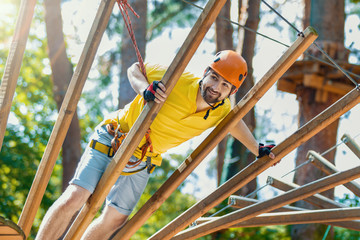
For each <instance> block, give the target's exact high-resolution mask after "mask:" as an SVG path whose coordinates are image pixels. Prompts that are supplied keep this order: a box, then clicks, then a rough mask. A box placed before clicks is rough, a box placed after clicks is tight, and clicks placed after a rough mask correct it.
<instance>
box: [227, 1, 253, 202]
mask: <svg viewBox="0 0 360 240" xmlns="http://www.w3.org/2000/svg"><path fill="white" fill-rule="evenodd" d="M259 11H260V0H254V1H249V2H248V9H247V12H248V18H247V20H246V23H245V26H246V27H249V28H251V29H255V30H256V29H257V28H258V25H259V21H260V18H259ZM243 39H244V40H243V44H242V56H243V57H244V59H245V60H246V62H247V64H248V76H247V78H246V80H245V81H244V83H243V84H242V85H241V87H240V88H239V90H238V92H237V93H236V96H235V97H236V102H238V101H240V100H241V99H242V98H243V97H244V96H245V94H246V93H247V92H248V91H249V90H250V89H251V88H252V87H253V86H254V79H253V75H252V74H253V65H252V61H253V57H254V49H255V41H256V34H254V33H253V32H249V31H245V33H244V38H243ZM243 120H244V121H245V123H246V124H247V126H248V127H249V129H250V131H254V129H255V125H256V123H255V113H254V110H253V109H252V110H251V111H250V112H249V113H248V114H246V115H245V117H244V118H243ZM230 156H231V159H232V161H230V163H229V165H228V167H227V175H226V179H230V178H231V177H232V176H234V175H235V174H236V173H238V172H239V171H240V170H241V169H243V168H244V167H246V166H247V165H249V164H250V163H251V162H252V161H254V159H255V156H254V155H253V154H252V153H251V152H249V150H248V149H247V148H246V147H245V146H244V145H242V144H241V143H240V142H239V141H237V140H235V139H233V141H232V144H231V153H230ZM256 186H257V184H256V179H254V180H252V181H251V182H249V183H248V184H247V185H246V186H244V187H243V188H241V189H240V190H239V191H238V192H237V194H239V195H242V196H246V195H248V194H249V193H251V192H253V191H255V189H256Z"/></svg>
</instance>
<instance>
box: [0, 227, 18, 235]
mask: <svg viewBox="0 0 360 240" xmlns="http://www.w3.org/2000/svg"><path fill="white" fill-rule="evenodd" d="M1 235H19V233H18V232H17V231H16V230H15V229H13V228H12V227H10V226H6V225H1V226H0V236H1Z"/></svg>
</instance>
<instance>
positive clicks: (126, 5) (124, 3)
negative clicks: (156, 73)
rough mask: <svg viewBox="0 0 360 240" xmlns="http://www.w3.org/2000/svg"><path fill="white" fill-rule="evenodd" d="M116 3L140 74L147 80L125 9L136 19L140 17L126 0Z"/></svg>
mask: <svg viewBox="0 0 360 240" xmlns="http://www.w3.org/2000/svg"><path fill="white" fill-rule="evenodd" d="M116 2H117V4H118V6H119V9H120V12H121V15H122V16H123V19H124V22H125V26H126V28H127V30H128V32H129V35H130V38H131V41H132V43H133V45H134V48H135V52H136V56H137V58H138V61H139V65H140V69H141V72H142V73H143V74H144V76H145V78H147V76H146V70H145V65H144V60H143V58H142V57H141V54H140V51H139V48H138V46H137V43H136V39H135V34H134V31H133V29H132V26H131V20H130V17H129V14H128V10H127V9H130V11H131V12H132V13H133V14H134V15H135V16H136V17H137V18H139V17H140V16H139V15H138V14H137V13H136V12H135V11H134V9H133V8H132V7H131V6H130V4H129V3H128V2H127V0H116Z"/></svg>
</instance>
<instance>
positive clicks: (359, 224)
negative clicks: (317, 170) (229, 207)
mask: <svg viewBox="0 0 360 240" xmlns="http://www.w3.org/2000/svg"><path fill="white" fill-rule="evenodd" d="M292 189H293V188H292ZM315 195H318V194H315ZM315 195H314V196H311V197H309V198H312V197H315ZM319 196H321V195H319ZM230 198H231V199H230ZM230 198H229V201H230V200H231V202H232V203H234V206H233V207H235V208H244V207H248V206H250V205H252V204H255V203H258V202H259V200H255V199H250V198H244V197H239V196H230ZM309 198H307V199H309ZM324 198H325V197H324ZM329 200H330V199H329ZM330 201H332V200H330ZM335 203H336V202H335ZM346 207H347V206H345V205H342V204H339V205H336V204H335V205H334V206H331V207H330V208H346ZM308 210H309V209H305V208H299V207H293V206H283V207H281V208H278V209H275V210H274V211H273V212H289V211H308ZM263 215H264V214H262V215H260V216H263ZM253 219H255V218H253ZM253 219H249V220H248V221H249V222H252V220H253ZM255 221H256V220H255ZM245 222H247V221H245ZM196 223H202V222H199V220H196ZM241 224H243V223H240V225H241ZM266 225H273V224H271V223H269V224H266ZM275 225H276V224H275ZM328 225H334V226H337V227H343V228H349V229H352V230H356V231H359V230H360V221H343V222H336V223H328ZM264 226H265V225H264Z"/></svg>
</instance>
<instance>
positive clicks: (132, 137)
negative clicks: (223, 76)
mask: <svg viewBox="0 0 360 240" xmlns="http://www.w3.org/2000/svg"><path fill="white" fill-rule="evenodd" d="M225 2H226V0H210V1H209V2H208V3H207V5H206V7H205V8H204V10H203V12H202V13H201V15H200V16H199V18H198V20H197V22H196V23H195V25H194V27H193V28H192V30H191V32H190V33H189V35H188V37H187V38H186V40H185V42H184V44H183V45H182V46H181V48H180V50H179V52H178V53H177V54H176V56H175V58H174V60H173V61H172V63H171V64H170V66H169V68H168V70H167V71H166V73H165V75H164V76H163V78H162V80H161V81H162V82H163V83H164V84H165V86H166V93H167V94H169V93H170V92H171V90H172V89H173V88H174V86H175V84H176V82H177V80H178V79H179V77H180V76H181V74H182V73H183V71H184V70H185V68H186V66H187V64H188V63H189V61H190V59H191V58H192V56H193V55H194V53H195V51H196V49H197V48H198V46H199V45H200V43H201V41H202V40H203V38H204V36H205V34H206V32H207V31H208V30H209V28H210V27H211V25H212V24H213V22H214V21H215V19H216V17H217V15H218V14H219V12H220V10H221V9H222V6H223V5H224V4H225ZM162 105H163V103H160V104H156V103H154V102H150V103H148V104H146V105H145V107H144V109H143V111H142V112H141V114H140V116H139V117H138V119H137V120H136V122H135V123H134V125H133V127H132V128H131V129H130V131H129V133H128V134H127V137H126V139H125V140H124V141H123V143H122V144H121V146H120V148H119V149H118V151H117V152H116V154H115V156H114V157H113V160H112V161H111V163H110V164H109V166H108V167H107V169H106V171H105V173H104V174H103V176H102V178H101V179H100V182H99V183H98V186H97V188H96V189H95V192H94V193H93V195H92V196H91V198H90V199H89V200H88V201H87V203H86V204H85V205H84V206H83V208H82V209H81V211H80V213H79V215H78V216H77V218H76V219H75V222H74V223H73V225H72V226H71V227H70V229H69V231H68V233H67V234H66V236H65V239H78V238H80V237H81V235H82V234H83V232H84V231H85V229H86V228H87V226H88V225H89V224H90V222H91V221H92V219H93V218H94V216H95V214H96V212H97V211H98V210H99V209H100V207H101V205H102V202H103V201H104V199H105V197H106V195H107V194H108V192H109V191H110V189H111V187H112V186H113V184H114V183H115V182H116V180H117V178H118V177H119V176H120V174H121V172H122V170H123V169H124V167H125V165H126V163H127V162H128V160H129V159H130V157H131V156H132V154H133V153H134V151H135V149H136V147H137V146H138V144H139V143H140V141H141V139H142V138H143V136H144V135H145V133H146V131H147V129H148V128H149V127H150V125H151V123H152V121H153V120H154V119H155V117H156V115H157V113H158V112H159V110H160V108H161V107H162ZM121 239H125V238H124V237H123V236H122V237H121Z"/></svg>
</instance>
